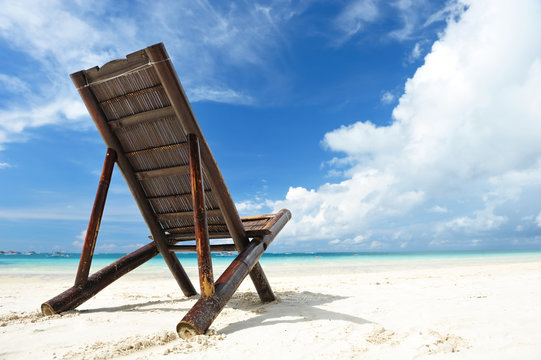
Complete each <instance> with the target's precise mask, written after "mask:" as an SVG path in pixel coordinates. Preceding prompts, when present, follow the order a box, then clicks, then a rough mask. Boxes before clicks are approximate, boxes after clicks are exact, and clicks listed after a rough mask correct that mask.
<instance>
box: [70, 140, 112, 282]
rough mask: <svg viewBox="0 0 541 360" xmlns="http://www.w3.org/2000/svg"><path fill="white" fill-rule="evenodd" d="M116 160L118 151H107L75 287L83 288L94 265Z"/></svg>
mask: <svg viewBox="0 0 541 360" xmlns="http://www.w3.org/2000/svg"><path fill="white" fill-rule="evenodd" d="M116 158H117V156H116V151H114V150H113V149H107V154H106V155H105V161H104V163H103V170H102V172H101V177H100V183H99V185H98V191H97V192H96V199H95V200H94V206H93V207H92V213H91V215H90V221H89V222H88V227H87V229H86V236H85V243H84V246H83V250H82V251H81V260H80V261H79V268H78V269H77V275H76V277H75V285H76V286H78V287H80V288H83V287H84V285H85V284H86V281H87V280H88V273H89V272H90V265H91V264H92V256H93V255H94V248H95V247H96V239H97V238H98V232H99V230H100V223H101V217H102V215H103V208H104V206H105V200H106V199H107V191H108V190H109V184H110V182H111V176H112V175H113V169H114V166H115V162H116Z"/></svg>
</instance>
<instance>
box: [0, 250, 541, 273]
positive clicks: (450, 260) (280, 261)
mask: <svg viewBox="0 0 541 360" xmlns="http://www.w3.org/2000/svg"><path fill="white" fill-rule="evenodd" d="M123 255H124V254H95V255H94V259H93V262H92V271H95V270H98V269H100V268H102V267H103V266H106V265H108V264H110V263H111V262H113V261H115V260H117V259H119V258H120V257H122V256H123ZM177 256H178V257H179V259H180V262H181V263H182V265H183V266H184V267H186V268H187V269H196V268H197V259H196V256H195V254H192V253H189V254H185V253H183V254H177ZM235 256H236V254H235V253H216V254H213V264H214V265H215V266H216V267H218V268H225V267H226V266H227V265H228V264H229V263H230V262H231V261H232V259H233V258H234V257H235ZM79 258H80V254H76V253H60V254H59V253H56V254H0V276H9V275H10V274H11V275H15V274H43V275H45V274H56V273H58V274H65V273H70V272H75V270H76V269H77V266H78V263H79ZM260 261H261V264H262V265H263V266H264V267H266V268H269V269H273V268H274V269H281V270H283V271H287V269H296V268H297V269H298V268H299V267H300V268H302V267H307V268H308V267H318V268H319V267H325V268H327V269H329V271H332V270H333V269H335V270H340V269H343V268H344V267H354V268H356V269H358V270H361V271H368V272H370V271H385V270H393V269H399V268H411V267H417V268H422V267H440V266H452V265H453V264H457V265H459V264H483V263H506V262H517V261H519V262H524V261H541V250H534V251H532V250H528V251H456V252H394V253H393V252H387V253H379V252H378V253H374V252H371V253H365V252H356V253H353V252H352V253H285V254H275V253H265V254H264V255H263V257H262V258H261V260H260ZM141 269H146V270H147V271H161V270H162V269H163V270H165V269H166V266H165V263H164V261H163V259H162V258H161V256H159V255H158V256H157V257H155V258H153V259H151V260H150V261H148V262H147V263H146V264H144V265H142V266H141ZM165 271H167V270H165Z"/></svg>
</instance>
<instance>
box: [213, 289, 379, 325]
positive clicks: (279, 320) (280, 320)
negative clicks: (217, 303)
mask: <svg viewBox="0 0 541 360" xmlns="http://www.w3.org/2000/svg"><path fill="white" fill-rule="evenodd" d="M275 294H276V297H277V300H276V301H273V302H271V303H267V304H262V303H261V302H258V301H257V295H255V294H252V293H244V294H239V296H237V297H234V298H232V299H231V300H230V302H229V307H231V308H234V309H242V310H247V311H251V312H254V313H256V314H258V315H257V316H255V317H252V318H250V319H247V320H245V321H239V322H235V323H233V324H230V325H228V326H226V327H224V328H222V329H219V330H218V331H219V332H221V333H224V334H230V333H234V332H236V331H239V330H242V329H246V328H251V327H259V326H269V325H275V324H285V323H300V322H306V321H317V320H333V321H336V320H342V321H349V322H352V323H355V324H369V323H371V321H369V320H366V319H363V318H360V317H357V316H353V315H350V314H344V313H340V312H335V311H331V310H326V309H322V308H320V306H322V305H326V304H330V303H333V302H335V301H339V300H344V299H347V297H346V296H338V295H329V294H323V293H314V292H311V291H302V292H296V291H276V292H275ZM243 297H248V298H249V299H250V301H246V300H248V299H246V300H244V299H242V298H243ZM239 298H240V299H239ZM252 299H253V301H251V300H252Z"/></svg>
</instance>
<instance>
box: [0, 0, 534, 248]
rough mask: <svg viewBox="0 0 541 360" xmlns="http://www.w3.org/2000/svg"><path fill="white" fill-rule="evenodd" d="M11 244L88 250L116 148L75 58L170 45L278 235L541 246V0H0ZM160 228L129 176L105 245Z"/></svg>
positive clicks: (215, 135) (0, 139)
mask: <svg viewBox="0 0 541 360" xmlns="http://www.w3.org/2000/svg"><path fill="white" fill-rule="evenodd" d="M0 8H1V9H2V12H0V53H1V56H0V191H1V196H0V199H1V200H0V250H9V249H16V250H22V251H25V250H35V251H53V250H64V251H79V250H80V247H81V244H82V238H83V235H84V231H85V229H86V226H87V223H88V216H89V214H90V210H91V207H92V202H93V199H94V196H95V191H96V186H97V183H98V179H99V173H100V171H101V166H102V164H103V157H104V155H105V146H104V145H103V143H102V140H101V138H100V137H99V134H98V133H97V131H96V130H95V129H94V127H93V123H92V121H91V119H90V118H89V116H88V115H87V112H86V109H85V108H84V105H83V104H82V102H81V101H80V99H79V97H78V95H77V92H76V90H75V88H74V87H73V85H72V84H71V81H70V79H69V74H70V73H72V72H75V71H78V70H81V69H86V68H88V67H92V66H96V65H102V64H104V63H105V62H107V61H109V60H112V59H116V58H121V57H124V56H125V55H126V54H128V53H130V52H133V51H136V50H138V49H141V48H144V47H146V46H148V45H151V44H154V43H157V42H164V43H165V45H166V47H167V49H168V51H169V53H170V56H171V58H172V61H173V64H174V65H175V67H176V69H177V72H178V73H179V76H180V78H181V81H182V83H183V85H184V88H185V90H186V92H187V94H188V97H189V99H190V101H191V103H192V106H193V108H194V111H195V114H196V116H197V117H198V120H199V122H200V124H201V127H202V128H203V131H204V133H205V135H206V137H207V141H208V142H209V143H210V146H211V149H212V150H213V152H214V155H215V157H216V158H217V161H218V164H219V165H220V168H221V170H222V173H223V174H224V177H225V180H226V182H227V184H228V186H229V188H230V191H231V193H232V196H233V198H234V200H235V202H236V203H237V205H238V208H239V211H240V212H241V215H250V214H256V213H265V212H269V211H273V210H278V209H280V208H284V207H285V208H289V209H290V210H291V211H292V213H293V219H292V220H291V221H290V223H289V224H288V225H287V226H286V228H285V229H284V230H283V233H282V234H281V235H280V237H279V238H278V239H277V240H276V242H275V243H274V244H273V246H272V247H271V249H272V250H273V251H276V252H280V251H419V250H459V249H461V250H483V249H539V248H541V205H539V204H540V203H541V201H540V200H541V141H540V138H541V4H540V3H539V1H535V0H524V1H521V2H507V1H503V0H475V1H474V0H467V1H466V0H464V1H428V0H427V1H421V0H419V1H407V0H396V1H378V0H357V1H349V2H348V1H338V2H337V1H310V0H306V1H285V0H277V1H261V2H251V1H245V2H206V1H152V2H150V1H100V2H98V3H97V4H96V3H92V4H91V3H90V2H86V1H70V2H67V1H66V2H62V1H19V2H11V1H0ZM147 235H148V230H147V229H146V226H145V224H144V222H143V221H142V218H141V216H140V215H139V213H138V210H137V207H136V205H135V203H134V201H133V200H132V199H131V196H130V194H129V191H128V189H127V187H126V185H125V184H124V181H123V179H122V177H121V176H120V173H119V172H116V173H115V176H114V178H113V181H112V184H111V188H110V192H109V198H108V203H107V206H106V210H105V214H104V218H103V222H102V226H101V230H100V236H99V238H98V244H97V249H96V251H97V252H126V251H130V250H132V249H134V248H135V247H136V246H137V245H138V244H143V243H145V242H147V241H148V240H147V238H146V237H147Z"/></svg>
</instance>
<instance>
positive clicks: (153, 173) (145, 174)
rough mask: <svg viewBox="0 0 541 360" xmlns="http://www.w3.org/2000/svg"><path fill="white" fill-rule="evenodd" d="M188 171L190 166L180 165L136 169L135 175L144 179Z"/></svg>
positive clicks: (185, 173) (139, 178)
mask: <svg viewBox="0 0 541 360" xmlns="http://www.w3.org/2000/svg"><path fill="white" fill-rule="evenodd" d="M189 173H190V168H189V167H188V165H180V166H171V167H168V168H162V169H154V170H146V171H138V172H136V173H135V176H136V177H137V179H138V180H145V179H149V178H153V177H165V176H178V175H188V174H189Z"/></svg>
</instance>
